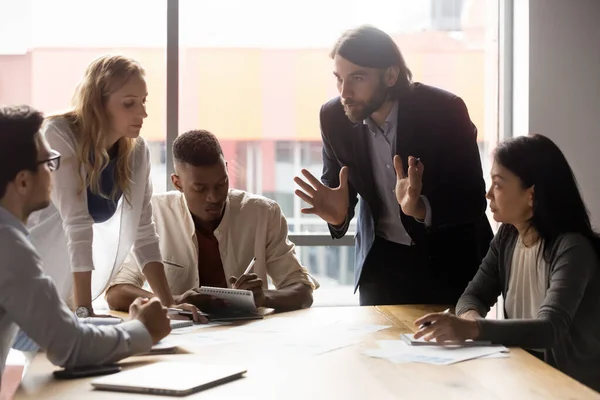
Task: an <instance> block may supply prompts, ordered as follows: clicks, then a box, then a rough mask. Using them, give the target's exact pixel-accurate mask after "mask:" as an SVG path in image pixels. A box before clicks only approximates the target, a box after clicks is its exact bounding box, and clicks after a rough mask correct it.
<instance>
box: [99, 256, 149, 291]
mask: <svg viewBox="0 0 600 400" xmlns="http://www.w3.org/2000/svg"><path fill="white" fill-rule="evenodd" d="M144 283H146V277H145V276H144V274H143V273H142V272H141V271H140V268H139V267H138V264H137V262H136V260H135V258H134V257H133V255H132V254H131V253H130V254H129V255H128V256H127V258H126V259H125V262H124V263H123V265H122V266H121V269H120V270H119V272H118V273H117V275H116V276H115V277H114V278H113V280H112V281H111V282H110V285H109V286H108V287H109V288H111V287H113V286H116V285H132V286H135V287H139V288H142V287H143V286H144Z"/></svg>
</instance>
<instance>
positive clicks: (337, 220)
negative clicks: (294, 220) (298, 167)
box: [294, 167, 349, 225]
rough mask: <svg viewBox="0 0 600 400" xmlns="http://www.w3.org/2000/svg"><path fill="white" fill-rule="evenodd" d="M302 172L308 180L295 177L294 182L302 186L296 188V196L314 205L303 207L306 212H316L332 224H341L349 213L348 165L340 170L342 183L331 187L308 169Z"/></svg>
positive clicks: (303, 211)
mask: <svg viewBox="0 0 600 400" xmlns="http://www.w3.org/2000/svg"><path fill="white" fill-rule="evenodd" d="M302 174H303V175H304V177H305V178H306V179H307V181H308V182H306V181H304V180H303V179H302V178H299V177H295V178H294V182H296V184H297V185H298V186H300V187H301V188H302V190H296V191H295V193H296V196H298V197H300V198H301V199H302V200H304V201H305V202H307V203H308V204H310V205H311V206H312V207H310V208H303V209H302V210H301V211H302V213H304V214H315V215H318V216H319V217H321V219H322V220H323V221H325V222H327V223H329V224H331V225H341V224H343V223H344V221H345V220H346V215H347V214H348V203H349V200H348V167H342V169H341V170H340V185H339V186H338V187H337V188H329V187H327V186H325V185H323V184H322V183H321V182H320V181H319V180H318V179H317V178H315V176H314V175H313V174H311V173H310V172H308V171H307V170H306V169H303V170H302Z"/></svg>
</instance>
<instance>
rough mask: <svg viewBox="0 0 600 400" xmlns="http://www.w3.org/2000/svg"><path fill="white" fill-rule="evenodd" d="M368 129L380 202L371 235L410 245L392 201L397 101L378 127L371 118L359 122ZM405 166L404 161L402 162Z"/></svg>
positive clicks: (428, 209) (428, 211)
mask: <svg viewBox="0 0 600 400" xmlns="http://www.w3.org/2000/svg"><path fill="white" fill-rule="evenodd" d="M363 123H364V124H365V125H367V127H368V130H369V148H370V152H371V161H372V165H373V178H374V180H375V186H376V188H377V191H378V193H379V199H380V201H381V213H380V214H379V219H378V220H377V224H376V226H375V234H376V235H377V236H380V237H382V238H383V239H385V240H388V241H390V242H395V243H399V244H404V245H409V246H410V245H412V244H413V241H412V239H411V237H410V235H409V234H408V232H406V229H405V228H404V225H402V220H401V217H400V208H399V207H400V206H399V205H398V200H397V199H396V171H395V169H394V156H395V155H396V136H397V135H398V134H402V132H400V133H397V132H398V102H397V101H396V102H395V103H394V106H393V107H392V109H391V110H390V113H389V114H388V116H387V117H386V119H385V122H384V123H383V125H382V126H378V125H377V124H376V123H375V121H373V119H372V118H371V117H369V118H367V119H365V120H364V121H363ZM402 162H404V163H406V162H408V160H402ZM421 198H422V199H423V202H424V203H425V209H426V213H425V221H419V222H424V223H425V225H430V224H431V206H430V204H429V201H428V200H427V198H426V197H425V196H421Z"/></svg>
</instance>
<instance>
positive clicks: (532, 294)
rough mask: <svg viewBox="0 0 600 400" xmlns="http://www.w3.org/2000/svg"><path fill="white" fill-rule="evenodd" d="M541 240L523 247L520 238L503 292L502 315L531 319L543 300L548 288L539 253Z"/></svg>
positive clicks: (541, 255) (544, 265)
mask: <svg viewBox="0 0 600 400" xmlns="http://www.w3.org/2000/svg"><path fill="white" fill-rule="evenodd" d="M541 243H542V241H541V240H538V242H537V243H536V244H535V245H533V246H531V247H526V246H525V245H524V244H523V241H522V239H521V237H520V236H519V238H518V239H517V245H516V246H515V251H514V253H513V258H512V264H511V268H510V277H509V282H508V292H507V293H506V301H505V305H504V306H505V309H506V315H507V317H508V318H511V319H532V318H536V317H537V313H538V311H539V310H540V307H541V306H542V303H543V302H544V298H545V297H546V290H547V287H548V282H547V278H548V273H547V263H546V261H544V258H543V254H541V253H540V247H541Z"/></svg>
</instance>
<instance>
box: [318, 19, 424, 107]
mask: <svg viewBox="0 0 600 400" xmlns="http://www.w3.org/2000/svg"><path fill="white" fill-rule="evenodd" d="M337 54H339V55H340V56H342V57H344V58H345V59H346V60H348V61H350V62H351V63H352V64H356V65H359V66H361V67H365V68H376V69H379V70H381V71H382V72H383V71H385V70H386V69H387V68H388V67H392V66H396V67H398V69H399V70H400V73H399V74H398V80H396V84H395V85H394V86H393V87H392V88H391V91H390V95H391V97H392V98H397V97H398V96H400V95H401V94H403V93H405V92H406V91H407V90H409V89H410V88H411V87H412V72H410V69H409V68H408V66H407V65H406V61H404V57H403V56H402V53H401V52H400V49H399V48H398V46H397V45H396V43H395V42H394V39H392V37H391V36H390V35H388V34H387V33H385V32H384V31H382V30H380V29H377V28H375V27H374V26H371V25H361V26H359V27H357V28H354V29H349V30H347V31H345V32H344V33H342V35H341V36H340V37H339V39H338V40H337V41H336V42H335V44H334V45H333V48H332V49H331V51H330V53H329V56H330V57H331V58H334V57H335V56H336V55H337Z"/></svg>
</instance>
